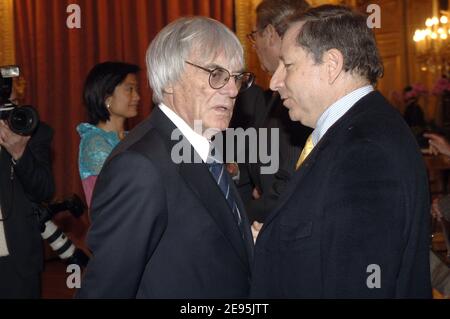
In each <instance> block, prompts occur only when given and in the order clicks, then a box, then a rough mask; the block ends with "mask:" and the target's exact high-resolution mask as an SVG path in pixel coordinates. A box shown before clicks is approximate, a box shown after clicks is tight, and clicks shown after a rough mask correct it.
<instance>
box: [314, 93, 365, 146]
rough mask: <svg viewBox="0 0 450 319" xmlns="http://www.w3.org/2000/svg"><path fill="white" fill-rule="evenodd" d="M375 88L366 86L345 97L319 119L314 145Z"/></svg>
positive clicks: (315, 130) (332, 105)
mask: <svg viewBox="0 0 450 319" xmlns="http://www.w3.org/2000/svg"><path fill="white" fill-rule="evenodd" d="M373 90H374V88H373V87H372V85H366V86H363V87H360V88H359V89H356V90H354V91H352V92H350V93H349V94H347V95H345V96H344V97H342V98H340V99H339V100H337V101H336V102H334V103H333V104H331V106H330V107H328V108H327V109H326V110H325V112H323V113H322V115H321V116H320V117H319V120H318V121H317V124H316V128H315V129H314V131H313V132H312V142H313V144H314V145H317V143H319V141H320V139H321V138H322V137H323V136H324V135H325V133H326V132H327V131H328V129H329V128H330V127H331V126H332V125H333V124H334V123H336V122H337V121H338V120H339V119H340V118H341V117H342V116H343V115H344V114H345V113H347V111H348V110H350V109H351V108H352V106H353V105H355V103H356V102H358V101H359V100H360V99H362V98H363V97H364V96H366V95H367V94H369V93H370V92H372V91H373Z"/></svg>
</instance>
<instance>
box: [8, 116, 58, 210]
mask: <svg viewBox="0 0 450 319" xmlns="http://www.w3.org/2000/svg"><path fill="white" fill-rule="evenodd" d="M52 138H53V131H52V129H51V128H50V127H49V126H47V125H44V124H42V123H41V124H40V125H39V128H38V130H37V131H36V133H35V134H34V135H33V136H32V138H31V139H30V140H29V141H28V144H27V146H26V148H25V151H24V153H23V155H22V157H21V158H20V159H19V161H18V162H17V165H16V166H15V167H14V171H15V174H16V176H17V177H18V179H19V181H20V182H21V184H22V187H23V188H24V190H25V193H26V194H27V196H28V197H29V199H30V200H31V201H34V202H38V203H39V202H43V201H45V200H49V199H50V198H51V197H52V196H53V193H54V191H55V183H54V180H53V175H52V166H51V142H52Z"/></svg>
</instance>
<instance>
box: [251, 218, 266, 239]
mask: <svg viewBox="0 0 450 319" xmlns="http://www.w3.org/2000/svg"><path fill="white" fill-rule="evenodd" d="M262 227H263V223H258V222H257V221H254V222H253V224H252V227H251V228H252V235H253V243H256V238H257V237H258V234H259V231H260V230H261V228H262Z"/></svg>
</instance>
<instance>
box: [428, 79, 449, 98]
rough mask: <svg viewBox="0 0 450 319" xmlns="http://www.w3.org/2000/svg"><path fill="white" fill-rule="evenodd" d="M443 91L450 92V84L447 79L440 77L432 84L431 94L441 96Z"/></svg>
mask: <svg viewBox="0 0 450 319" xmlns="http://www.w3.org/2000/svg"><path fill="white" fill-rule="evenodd" d="M445 91H450V82H449V80H448V79H447V78H445V77H442V78H439V79H438V80H437V81H436V83H435V84H434V87H433V91H432V93H433V94H434V95H441V94H443V93H444V92H445Z"/></svg>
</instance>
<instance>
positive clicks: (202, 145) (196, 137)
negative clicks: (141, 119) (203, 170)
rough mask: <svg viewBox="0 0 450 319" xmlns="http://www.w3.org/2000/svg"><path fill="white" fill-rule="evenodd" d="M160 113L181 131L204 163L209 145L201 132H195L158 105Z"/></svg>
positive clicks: (173, 113)
mask: <svg viewBox="0 0 450 319" xmlns="http://www.w3.org/2000/svg"><path fill="white" fill-rule="evenodd" d="M158 106H159V108H160V109H161V111H162V112H163V113H164V114H165V115H166V116H167V117H168V118H169V119H170V120H171V121H172V123H173V124H175V126H176V127H177V128H178V129H179V130H180V131H181V133H182V134H183V135H184V137H186V138H187V140H188V141H189V143H190V144H191V145H192V146H193V147H194V149H195V151H196V152H197V153H198V155H200V158H201V159H202V161H203V162H205V163H206V160H207V158H208V154H209V149H210V144H209V141H208V139H207V138H206V137H204V136H202V135H201V134H199V133H201V132H198V133H197V132H195V131H194V130H193V129H192V128H191V127H190V126H189V125H188V124H187V123H186V122H185V121H184V120H183V119H182V118H181V117H180V116H179V115H178V114H176V113H175V112H174V111H172V110H171V109H170V108H169V107H168V106H166V105H164V104H163V103H161V104H159V105H158Z"/></svg>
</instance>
